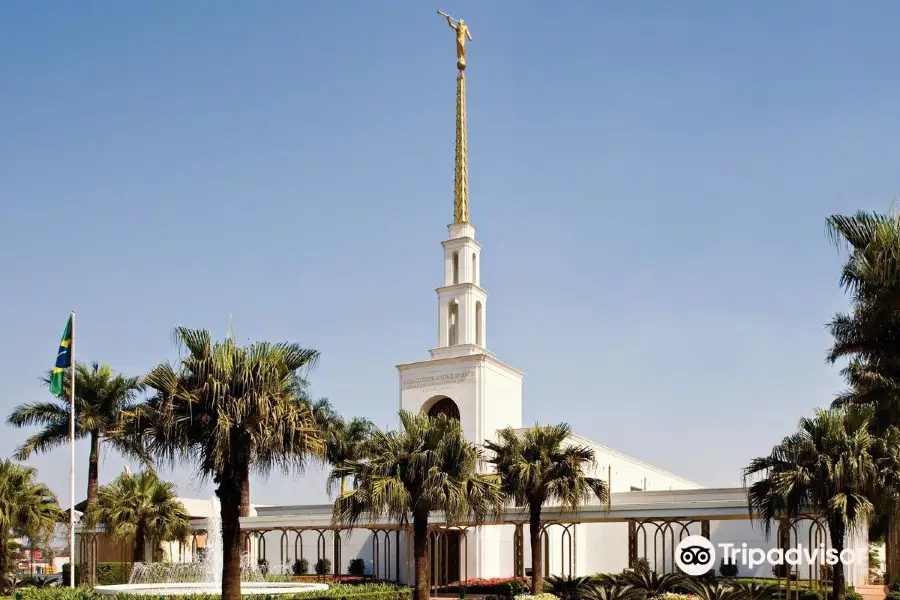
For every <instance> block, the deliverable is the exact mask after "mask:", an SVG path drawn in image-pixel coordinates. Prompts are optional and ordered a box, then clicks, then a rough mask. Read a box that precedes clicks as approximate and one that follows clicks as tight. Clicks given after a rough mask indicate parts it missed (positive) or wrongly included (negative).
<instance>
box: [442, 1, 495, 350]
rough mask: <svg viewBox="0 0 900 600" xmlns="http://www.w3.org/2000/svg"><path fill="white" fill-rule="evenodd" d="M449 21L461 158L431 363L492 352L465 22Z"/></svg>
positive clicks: (456, 170) (457, 159)
mask: <svg viewBox="0 0 900 600" xmlns="http://www.w3.org/2000/svg"><path fill="white" fill-rule="evenodd" d="M440 14H441V15H442V16H444V17H446V18H447V23H448V24H449V25H450V28H451V29H453V30H454V31H455V32H456V68H457V74H456V157H455V161H454V173H453V175H454V177H453V180H454V181H453V223H452V224H451V225H449V226H448V228H449V230H450V237H449V239H448V240H447V241H445V242H443V245H444V285H443V286H441V287H439V288H438V289H437V295H438V344H437V348H435V349H433V350H431V356H432V358H447V357H452V356H462V355H465V354H482V353H485V352H487V350H486V343H485V310H486V308H487V292H485V291H484V290H483V289H482V288H481V286H480V281H479V280H480V276H479V275H480V274H479V270H480V264H481V256H480V254H481V244H479V243H478V242H476V241H475V227H474V226H473V225H472V224H471V223H470V222H469V143H468V139H467V138H468V134H467V132H466V41H467V40H471V39H472V34H471V32H470V31H469V28H468V26H467V25H466V22H465V21H463V20H462V19H458V20H457V19H453V17H450V16H449V15H446V14H444V13H440Z"/></svg>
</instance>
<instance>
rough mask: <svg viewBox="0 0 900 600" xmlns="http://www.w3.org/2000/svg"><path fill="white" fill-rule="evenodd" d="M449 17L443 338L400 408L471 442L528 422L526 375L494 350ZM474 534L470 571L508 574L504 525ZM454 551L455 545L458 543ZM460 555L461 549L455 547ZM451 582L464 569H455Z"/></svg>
mask: <svg viewBox="0 0 900 600" xmlns="http://www.w3.org/2000/svg"><path fill="white" fill-rule="evenodd" d="M438 13H439V14H440V15H441V16H443V17H445V18H446V19H447V24H448V25H449V26H450V29H452V30H453V31H454V33H455V34H456V36H455V37H456V68H457V74H456V157H455V161H454V185H453V222H452V223H451V224H450V225H448V229H449V230H450V235H449V236H448V239H446V240H445V241H443V242H441V244H442V245H443V247H444V277H443V285H441V287H439V288H437V290H436V292H437V300H438V343H437V347H435V348H433V349H431V350H429V353H430V354H431V358H430V359H428V360H423V361H419V362H414V363H406V364H402V365H397V371H398V372H399V375H400V408H401V409H403V410H407V411H409V412H411V413H413V414H426V415H429V416H435V415H446V416H447V417H449V418H451V419H457V420H458V421H459V424H460V427H461V428H462V431H463V435H465V437H466V440H468V441H470V442H472V443H475V444H483V443H484V441H485V440H488V439H497V438H496V436H497V431H498V430H500V429H503V428H505V427H513V428H519V427H522V378H523V377H524V376H525V374H524V373H523V372H522V371H519V370H518V369H516V368H514V367H511V366H510V365H508V364H506V363H504V362H501V361H500V360H498V359H497V358H496V357H495V356H494V355H493V354H492V353H490V352H488V350H487V332H486V328H485V325H486V323H487V319H486V317H487V292H485V291H484V289H482V287H481V244H479V243H478V242H476V241H475V227H474V226H473V225H472V224H471V223H470V222H469V152H468V151H469V148H468V144H467V140H466V73H465V71H466V41H468V40H471V39H472V34H471V33H469V28H468V27H467V26H466V23H465V21H463V20H462V19H454V18H453V17H451V16H450V15H448V14H445V13H442V12H440V11H438ZM463 535H467V536H468V535H471V537H466V540H467V541H466V546H465V547H466V548H468V549H469V553H468V561H467V562H465V563H463V561H466V558H465V556H460V557H459V563H460V564H465V569H466V571H465V572H466V573H469V574H470V576H473V575H474V576H475V577H493V576H496V575H495V574H499V573H500V572H501V571H502V567H501V557H500V556H499V555H498V554H497V551H496V548H497V547H499V545H500V543H501V540H500V530H499V529H498V528H484V529H480V530H478V531H475V532H471V533H470V534H463ZM451 548H452V546H451ZM449 552H451V553H452V552H458V550H456V551H454V550H452V549H451V550H449ZM447 576H448V577H449V578H450V579H449V580H450V581H455V580H456V579H459V577H460V574H459V573H455V572H454V573H453V574H449V573H448V574H447Z"/></svg>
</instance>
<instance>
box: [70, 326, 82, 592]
mask: <svg viewBox="0 0 900 600" xmlns="http://www.w3.org/2000/svg"><path fill="white" fill-rule="evenodd" d="M69 319H70V320H71V323H72V330H71V331H70V332H69V333H70V338H69V339H71V342H70V345H69V356H70V357H71V365H72V368H71V369H70V371H69V385H70V387H69V394H70V396H69V502H70V504H69V506H71V508H70V509H69V587H70V588H74V587H75V311H74V310H73V311H72V314H71V315H69ZM81 535H82V536H84V532H83V531H82V532H81Z"/></svg>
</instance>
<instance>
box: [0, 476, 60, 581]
mask: <svg viewBox="0 0 900 600" xmlns="http://www.w3.org/2000/svg"><path fill="white" fill-rule="evenodd" d="M36 475H37V471H36V470H35V469H33V468H31V467H26V466H24V465H20V464H17V463H14V462H12V461H10V460H8V459H6V460H3V461H0V579H3V578H5V575H6V573H5V569H6V568H7V565H8V559H9V557H8V556H7V553H8V550H9V549H8V546H9V539H10V534H11V533H12V532H13V531H17V530H23V529H26V528H31V529H32V530H34V531H37V530H50V529H52V528H53V527H54V526H55V525H56V523H57V522H58V521H59V518H60V513H61V511H60V509H59V505H58V504H57V503H56V496H54V495H53V492H51V491H50V488H48V487H47V486H46V485H44V484H43V483H41V482H39V481H37V480H36V478H35V477H36Z"/></svg>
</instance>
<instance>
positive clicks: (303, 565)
mask: <svg viewBox="0 0 900 600" xmlns="http://www.w3.org/2000/svg"><path fill="white" fill-rule="evenodd" d="M291 571H293V572H294V575H306V574H307V573H309V561H308V560H306V559H305V558H298V559H297V560H295V561H294V564H293V566H292V567H291Z"/></svg>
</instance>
